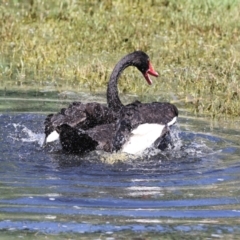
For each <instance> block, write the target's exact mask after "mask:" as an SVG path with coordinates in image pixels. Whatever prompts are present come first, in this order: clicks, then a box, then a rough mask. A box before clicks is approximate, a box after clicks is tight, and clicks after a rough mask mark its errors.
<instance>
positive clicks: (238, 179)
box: [0, 101, 240, 239]
mask: <svg viewBox="0 0 240 240" xmlns="http://www.w3.org/2000/svg"><path fill="white" fill-rule="evenodd" d="M17 104H18V105H19V106H21V107H22V106H23V105H24V103H22V104H21V103H20V102H19V101H18V103H17ZM57 104H59V103H57ZM33 105H34V104H33ZM65 105H66V103H65ZM24 106H25V107H26V105H24ZM34 106H35V105H34ZM28 110H29V109H28ZM33 111H34V109H32V112H33ZM2 112H3V113H2V114H1V115H0V129H1V132H0V138H1V145H0V152H1V157H0V158H1V161H0V191H1V195H0V238H1V236H2V238H8V239H11V238H12V239H16V238H24V239H32V238H33V237H34V238H37V239H45V237H46V236H48V238H50V239H60V238H62V239H65V238H66V239H68V238H77V239H79V237H81V238H82V239H131V238H134V237H139V238H140V239H146V238H147V239H156V238H158V237H159V238H160V237H161V239H171V238H173V239H174V238H175V239H178V238H179V237H188V238H189V239H196V238H197V237H199V238H206V239H216V238H238V237H239V238H240V227H239V219H240V218H239V217H240V174H239V172H240V161H239V160H240V146H239V136H240V126H239V122H237V123H232V122H230V121H222V122H217V121H216V122H212V121H210V120H209V119H204V118H196V117H192V116H191V115H190V114H189V113H188V112H187V111H181V112H180V116H181V117H180V119H179V123H178V125H177V126H176V127H175V129H174V138H175V141H176V149H175V150H173V151H169V152H164V153H162V152H155V153H154V154H152V153H149V154H147V155H145V156H143V157H139V158H129V157H126V155H121V154H117V155H109V154H106V153H102V152H93V153H90V154H87V155H84V156H77V155H71V154H68V155H66V154H63V153H62V152H61V149H60V148H59V147H58V146H49V147H47V148H42V142H43V138H44V136H43V121H44V118H45V116H46V114H43V113H31V112H29V111H28V112H25V113H17V112H16V113H10V112H6V111H2Z"/></svg>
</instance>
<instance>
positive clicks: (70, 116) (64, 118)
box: [44, 102, 116, 139]
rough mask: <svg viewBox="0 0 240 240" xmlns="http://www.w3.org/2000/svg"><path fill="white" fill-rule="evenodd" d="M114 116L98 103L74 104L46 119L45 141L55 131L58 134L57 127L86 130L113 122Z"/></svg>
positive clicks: (109, 110)
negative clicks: (65, 125) (64, 125)
mask: <svg viewBox="0 0 240 240" xmlns="http://www.w3.org/2000/svg"><path fill="white" fill-rule="evenodd" d="M115 115H116V114H115V113H114V112H113V111H112V110H111V109H109V108H108V107H106V106H104V105H102V104H99V103H95V102H92V103H86V104H84V103H81V102H74V103H72V104H70V105H69V107H68V108H63V109H62V110H61V111H60V112H59V113H56V114H50V115H48V116H47V117H46V119H45V122H44V125H45V135H46V139H47V137H48V136H49V134H50V133H51V132H53V131H55V130H56V131H57V132H58V129H59V127H60V126H61V125H63V124H67V125H68V126H71V127H73V128H74V127H77V128H81V129H83V130H87V129H90V128H93V127H95V126H97V125H101V124H106V123H111V122H113V121H115V119H116V116H115Z"/></svg>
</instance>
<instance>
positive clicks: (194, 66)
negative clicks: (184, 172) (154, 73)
mask: <svg viewBox="0 0 240 240" xmlns="http://www.w3.org/2000/svg"><path fill="white" fill-rule="evenodd" d="M239 12H240V1H238V0H235V1H234V0H225V1H220V0H215V1H214V0H203V1H198V0H182V1H177V0H145V1H141V0H138V1H137V0H136V1H127V0H115V1H113V0H105V1H98V0H91V1H87V0H85V1H83V0H82V1H77V0H62V1H54V0H28V1H26V0H25V1H20V0H12V1H6V0H5V1H4V0H2V1H1V5H0V41H1V45H0V85H1V88H5V87H6V86H7V87H19V88H25V87H27V88H29V87H31V86H32V87H35V86H36V85H38V86H39V88H45V87H48V86H50V87H53V88H55V89H59V91H61V89H63V88H68V87H69V88H74V89H75V90H78V89H80V88H84V89H85V90H90V91H100V90H103V89H105V88H106V83H107V81H108V78H109V74H110V72H111V70H112V68H113V66H114V64H115V63H116V61H118V60H119V58H120V57H121V56H123V55H124V54H126V53H128V52H131V51H133V50H135V49H141V50H143V51H146V52H147V53H148V54H149V55H150V57H151V60H152V62H153V65H154V67H155V68H156V69H157V70H158V71H159V73H160V78H159V79H158V80H157V83H156V80H155V85H154V86H153V87H151V88H149V87H148V86H147V85H146V84H143V82H142V81H143V80H142V79H141V78H140V77H139V74H138V73H137V71H136V70H127V71H126V73H125V74H124V76H123V80H122V81H120V89H121V91H123V92H134V93H136V94H139V95H147V94H149V95H151V96H152V95H153V94H155V96H157V95H160V94H161V93H162V92H165V93H166V92H169V93H170V94H169V95H168V96H167V97H166V98H167V99H166V100H171V101H175V102H177V103H176V104H184V105H187V104H189V105H190V106H191V107H192V109H193V111H194V112H196V113H204V114H209V115H211V116H223V115H224V116H239V115H240V65H239V62H240V19H239V18H240V17H239ZM132 78H136V81H131V79H132ZM127 79H128V80H127ZM165 96H166V95H165Z"/></svg>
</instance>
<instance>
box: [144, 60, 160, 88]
mask: <svg viewBox="0 0 240 240" xmlns="http://www.w3.org/2000/svg"><path fill="white" fill-rule="evenodd" d="M149 75H152V76H154V77H158V76H159V75H158V73H157V72H156V71H155V70H154V68H153V66H152V64H151V62H150V61H149V63H148V70H147V71H146V72H145V73H144V74H143V76H144V77H145V79H146V80H147V83H148V84H149V85H151V84H152V80H151V78H150V77H149Z"/></svg>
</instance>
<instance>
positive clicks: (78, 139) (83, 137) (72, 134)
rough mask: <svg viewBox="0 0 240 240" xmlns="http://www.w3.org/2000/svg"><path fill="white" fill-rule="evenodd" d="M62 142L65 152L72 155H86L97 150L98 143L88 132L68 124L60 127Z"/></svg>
mask: <svg viewBox="0 0 240 240" xmlns="http://www.w3.org/2000/svg"><path fill="white" fill-rule="evenodd" d="M59 133H60V142H61V145H62V148H63V150H65V151H67V152H71V153H86V152H90V151H93V150H95V149H96V147H97V145H98V142H97V141H95V140H94V139H93V138H92V137H91V136H90V135H89V134H88V133H87V132H85V131H83V130H81V129H77V128H73V127H71V126H69V125H67V124H62V125H61V126H60V127H59Z"/></svg>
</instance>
